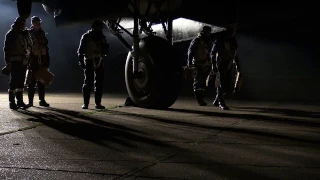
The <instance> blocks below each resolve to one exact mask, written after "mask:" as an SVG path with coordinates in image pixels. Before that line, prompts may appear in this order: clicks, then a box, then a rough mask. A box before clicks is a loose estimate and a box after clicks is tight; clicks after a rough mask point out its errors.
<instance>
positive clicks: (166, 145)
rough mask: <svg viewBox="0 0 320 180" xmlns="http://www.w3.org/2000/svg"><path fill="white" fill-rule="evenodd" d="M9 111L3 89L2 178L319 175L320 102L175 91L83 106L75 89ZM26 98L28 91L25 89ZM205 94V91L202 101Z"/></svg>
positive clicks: (0, 105)
mask: <svg viewBox="0 0 320 180" xmlns="http://www.w3.org/2000/svg"><path fill="white" fill-rule="evenodd" d="M37 98H38V96H37V95H36V96H35V103H34V104H35V107H31V108H29V109H27V110H17V111H13V110H10V109H9V108H8V95H7V94H0V108H1V110H0V117H1V118H0V179H19V180H20V179H41V180H43V179H59V180H61V179H77V180H81V179H86V180H87V179H94V180H95V179H129V180H131V179H161V180H162V179H179V180H182V179H201V180H202V179H249V178H250V179H282V180H284V179H320V106H319V105H312V104H306V103H304V104H297V103H285V102H253V101H236V100H227V103H228V105H229V106H230V108H231V110H229V111H222V110H220V109H219V108H217V107H214V106H213V105H211V104H210V103H209V105H208V106H206V107H200V106H197V104H196V102H195V100H194V99H193V98H190V97H189V98H183V97H181V98H179V99H178V101H177V102H176V103H175V104H174V105H173V106H172V107H171V108H170V109H168V110H153V109H142V108H137V107H123V104H124V101H125V99H126V96H125V95H111V94H107V95H104V97H103V100H102V103H103V105H105V106H106V110H95V109H94V104H93V103H94V97H93V95H92V98H91V104H90V107H89V108H90V109H88V110H82V109H81V105H82V95H81V94H80V93H78V94H48V95H47V102H48V103H50V104H51V107H49V108H42V107H39V106H37V105H38V102H37ZM24 99H25V102H27V96H26V95H25V96H24ZM209 100H210V99H207V102H211V101H209Z"/></svg>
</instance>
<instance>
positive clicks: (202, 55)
mask: <svg viewBox="0 0 320 180" xmlns="http://www.w3.org/2000/svg"><path fill="white" fill-rule="evenodd" d="M210 34H211V27H209V26H204V27H203V29H202V31H201V32H200V33H199V35H198V36H197V37H196V38H194V39H193V40H192V41H191V43H190V46H189V49H188V66H189V67H191V66H194V67H195V71H196V75H195V77H194V81H193V90H194V95H195V97H196V99H197V102H198V104H199V105H200V106H206V105H207V103H206V102H204V94H205V90H206V79H207V76H208V75H209V74H210V72H211V67H212V66H211V57H210V52H211V50H212V38H211V36H210Z"/></svg>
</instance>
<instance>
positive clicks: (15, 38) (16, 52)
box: [3, 17, 32, 109]
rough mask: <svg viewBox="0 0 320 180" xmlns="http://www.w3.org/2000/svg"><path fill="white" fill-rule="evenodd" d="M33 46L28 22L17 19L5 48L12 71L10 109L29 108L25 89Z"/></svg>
mask: <svg viewBox="0 0 320 180" xmlns="http://www.w3.org/2000/svg"><path fill="white" fill-rule="evenodd" d="M31 45H32V42H31V40H30V37H29V34H28V31H27V29H26V20H25V19H24V18H22V17H17V18H16V19H15V21H14V23H13V24H12V25H11V29H10V30H9V31H8V32H7V34H6V35H5V40H4V48H3V51H4V60H5V63H6V68H8V69H9V70H10V82H9V90H8V92H9V107H10V109H18V108H22V109H25V108H27V105H26V104H25V103H24V102H23V90H24V89H23V88H24V80H25V76H26V64H27V62H28V60H29V57H30V51H31ZM15 98H16V99H17V103H16V102H15Z"/></svg>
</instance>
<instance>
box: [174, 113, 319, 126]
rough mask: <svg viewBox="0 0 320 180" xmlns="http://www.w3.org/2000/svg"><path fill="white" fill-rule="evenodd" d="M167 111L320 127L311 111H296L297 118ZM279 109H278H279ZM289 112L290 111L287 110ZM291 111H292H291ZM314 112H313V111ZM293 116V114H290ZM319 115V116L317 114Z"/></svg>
mask: <svg viewBox="0 0 320 180" xmlns="http://www.w3.org/2000/svg"><path fill="white" fill-rule="evenodd" d="M261 110H262V111H264V112H266V113H268V112H267V111H266V109H263V108H262V109H261ZM168 111H174V112H182V113H192V114H201V115H205V116H217V117H224V118H238V119H245V120H254V121H265V122H274V123H282V124H288V125H299V126H307V127H320V121H318V120H317V118H318V116H317V115H311V114H312V112H303V111H300V112H299V111H296V113H299V114H300V116H299V117H300V118H299V119H295V118H289V117H273V116H271V115H268V114H267V115H261V114H236V113H234V112H233V113H228V112H227V111H224V112H216V111H215V112H212V111H199V110H190V109H178V108H169V109H168ZM279 111H280V110H279ZM288 112H290V111H288ZM292 112H293V111H292ZM313 113H314V112H313ZM291 116H293V115H291ZM319 117H320V116H319ZM303 118H314V121H310V120H303Z"/></svg>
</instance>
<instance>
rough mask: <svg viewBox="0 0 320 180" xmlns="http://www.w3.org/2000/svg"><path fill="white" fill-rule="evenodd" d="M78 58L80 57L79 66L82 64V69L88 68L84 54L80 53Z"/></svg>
mask: <svg viewBox="0 0 320 180" xmlns="http://www.w3.org/2000/svg"><path fill="white" fill-rule="evenodd" d="M78 59H79V66H80V67H81V68H82V69H86V65H85V63H84V56H83V55H79V57H78Z"/></svg>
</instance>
